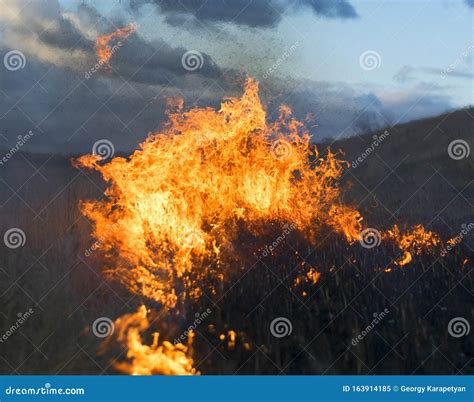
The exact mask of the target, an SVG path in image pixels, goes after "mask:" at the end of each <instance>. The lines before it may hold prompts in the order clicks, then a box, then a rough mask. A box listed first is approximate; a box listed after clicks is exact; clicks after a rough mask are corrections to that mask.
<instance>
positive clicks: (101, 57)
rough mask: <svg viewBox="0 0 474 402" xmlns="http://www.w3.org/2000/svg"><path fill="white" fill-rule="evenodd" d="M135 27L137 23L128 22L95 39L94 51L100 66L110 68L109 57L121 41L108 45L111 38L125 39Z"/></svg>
mask: <svg viewBox="0 0 474 402" xmlns="http://www.w3.org/2000/svg"><path fill="white" fill-rule="evenodd" d="M136 29H137V25H136V24H134V23H130V24H128V25H126V26H124V27H123V28H119V29H117V30H116V31H114V32H111V33H109V34H105V35H99V36H98V37H97V39H96V41H95V52H96V54H97V58H98V63H99V65H101V66H106V68H110V64H109V62H110V59H111V57H112V55H113V54H114V51H115V46H120V45H121V42H120V41H118V42H117V44H116V45H115V46H114V47H111V46H110V43H111V41H112V40H116V39H119V38H122V39H127V38H128V37H129V36H130V35H131V34H132V33H133V32H135V31H136Z"/></svg>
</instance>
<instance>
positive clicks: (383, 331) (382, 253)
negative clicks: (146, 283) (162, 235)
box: [0, 109, 474, 374]
mask: <svg viewBox="0 0 474 402" xmlns="http://www.w3.org/2000/svg"><path fill="white" fill-rule="evenodd" d="M473 126H474V109H466V110H459V111H456V112H453V113H450V114H447V115H443V116H439V117H436V118H431V119H427V120H423V121H418V122H413V123H409V124H404V125H399V126H396V127H393V128H389V129H387V131H388V133H389V134H388V135H386V138H385V139H383V140H382V141H380V143H379V144H378V145H377V146H376V147H375V148H374V150H373V151H371V152H369V153H367V152H366V150H367V149H368V148H370V147H372V144H373V142H374V137H373V135H374V134H377V135H378V136H379V137H380V135H381V134H382V132H379V133H371V134H367V135H364V136H360V137H354V138H350V139H344V140H340V141H337V142H335V143H332V144H330V145H331V148H332V149H333V150H337V149H343V150H344V152H345V159H346V160H348V161H349V162H352V161H357V160H358V158H359V157H361V155H363V154H365V155H366V156H365V157H361V159H362V162H360V163H358V164H357V166H356V167H350V168H349V169H348V170H347V172H346V173H345V175H344V179H343V181H344V184H345V186H347V188H348V190H347V191H346V193H345V198H346V201H348V202H351V203H353V204H356V205H359V208H360V210H361V212H363V215H364V216H366V217H367V222H368V224H369V226H370V227H373V228H377V229H380V230H382V229H385V228H388V227H389V226H391V225H392V224H394V223H397V224H399V225H401V226H403V225H412V224H416V223H421V224H423V225H425V226H426V227H427V228H428V229H432V230H435V231H437V232H439V233H440V235H441V236H442V237H443V238H444V239H448V238H450V237H453V236H456V235H458V234H459V233H460V232H461V230H462V225H463V224H465V225H469V223H472V222H474V209H473V205H474V159H473V155H472V153H471V155H470V156H469V157H468V158H465V159H462V160H453V159H452V158H450V157H449V155H448V153H447V149H448V146H449V144H450V142H451V141H453V140H455V139H458V138H463V139H465V140H467V141H468V143H469V145H470V148H471V149H472V148H474V142H473V141H474V139H473V136H472V132H473V128H474V127H473ZM327 145H329V144H327V143H325V144H322V145H321V146H320V148H321V149H324V147H325V146H327ZM0 186H1V191H0V198H1V199H0V205H1V212H2V214H1V216H2V219H1V220H0V229H1V233H5V232H6V231H7V230H8V229H10V228H13V227H14V228H21V229H22V230H23V231H24V233H25V235H26V243H25V245H24V246H23V247H20V248H16V249H10V248H7V247H5V246H4V245H3V244H2V252H1V254H0V277H1V281H0V302H1V306H2V308H1V309H0V315H1V321H0V334H7V335H8V336H7V335H5V336H4V337H3V338H2V341H1V342H0V362H1V363H0V372H1V373H3V374H7V373H16V374H55V373H57V374H97V373H113V372H114V371H113V369H112V368H111V362H112V360H113V359H114V358H116V357H117V356H119V357H120V358H123V355H124V351H123V350H114V351H113V353H112V351H110V352H109V353H106V354H102V355H98V354H97V352H98V350H99V349H100V343H101V339H99V338H97V337H96V336H94V334H93V333H92V331H91V325H92V323H93V322H94V320H96V319H97V318H99V317H110V318H112V319H115V318H117V317H119V316H121V315H123V314H126V313H130V312H132V311H134V310H135V309H136V308H137V306H139V305H140V304H141V303H142V302H146V301H144V300H140V299H139V298H138V297H134V296H132V295H130V294H129V293H128V292H127V291H126V290H125V289H123V288H121V287H120V286H119V285H117V284H114V283H109V282H107V281H105V280H104V278H103V276H102V274H101V267H102V264H101V259H100V253H92V255H90V256H87V255H86V254H87V253H86V250H87V249H88V248H89V247H90V246H91V244H92V242H93V241H92V239H91V236H90V231H91V226H90V223H89V222H88V221H87V219H86V218H84V217H83V216H81V215H80V213H79V210H78V202H79V200H83V199H88V198H99V197H102V196H103V189H104V183H103V182H102V181H101V179H100V177H98V176H96V175H93V174H86V173H83V172H81V171H79V170H77V169H75V168H73V167H72V166H71V164H70V160H69V158H68V157H65V156H48V155H40V154H29V153H18V154H16V155H14V157H13V158H11V159H10V160H9V161H8V163H6V164H5V165H4V166H2V167H1V169H0ZM276 234H277V235H278V233H276ZM273 236H274V234H269V236H268V238H267V239H252V238H251V237H250V236H249V235H248V234H245V233H243V234H242V237H241V240H242V241H239V242H237V244H236V245H235V247H236V249H237V250H238V252H239V255H241V256H242V260H241V263H240V264H234V265H229V267H228V272H227V275H228V280H227V281H226V282H225V283H222V284H220V285H219V286H217V290H216V293H215V294H212V293H211V291H210V290H209V291H206V289H204V292H203V295H202V297H201V298H200V299H199V301H198V302H195V303H193V304H188V305H186V306H185V307H184V308H183V309H182V312H181V314H179V315H178V314H176V315H175V316H171V317H166V318H165V317H162V316H160V311H159V306H152V305H149V304H148V306H149V307H153V308H154V309H155V310H156V317H155V318H156V320H155V323H156V325H155V327H156V328H151V329H158V330H159V331H160V332H161V333H162V336H163V337H165V338H168V339H170V340H172V339H174V338H175V337H177V336H179V335H180V334H182V333H183V331H185V330H186V328H187V327H188V326H189V325H191V324H192V323H193V321H194V319H195V316H196V314H200V313H202V312H203V311H206V310H207V309H210V311H211V313H210V314H209V316H208V317H207V318H206V319H205V320H204V322H202V323H201V324H200V325H199V326H198V327H197V328H196V331H195V332H196V337H195V339H194V343H193V347H192V351H191V352H192V354H193V358H194V361H195V366H196V368H197V369H198V370H199V371H200V372H201V373H203V374H234V373H237V374H280V373H284V374H366V373H367V374H412V373H413V374H472V373H473V372H474V360H473V358H474V355H473V353H474V352H473V351H474V344H473V337H472V334H471V335H470V336H469V335H468V336H464V337H460V338H456V337H453V336H451V335H450V334H449V331H448V323H449V322H450V320H451V319H452V318H454V317H463V318H465V319H466V320H467V321H468V322H471V323H472V317H473V312H474V309H473V298H472V296H473V294H472V292H473V289H474V286H473V277H472V267H473V262H472V259H473V257H474V253H473V249H474V241H473V239H474V235H473V233H468V234H467V235H466V236H464V239H463V242H462V243H461V244H459V245H457V246H455V247H454V248H453V249H452V250H451V251H449V253H447V255H446V256H445V257H441V256H440V255H439V254H433V255H427V256H420V257H416V258H415V260H414V261H413V262H412V263H411V264H410V265H408V266H406V267H403V268H398V267H396V266H394V264H393V259H394V258H396V257H397V256H398V255H397V253H396V251H395V250H393V249H390V248H389V247H377V248H375V249H370V250H368V249H364V248H362V247H360V245H359V244H358V243H356V244H354V245H352V246H347V245H346V243H344V242H342V241H341V239H338V238H337V237H335V236H328V237H327V238H325V239H324V240H322V241H321V243H320V244H319V245H318V247H317V248H313V247H310V246H309V244H308V243H306V242H305V240H304V239H302V238H301V237H300V236H299V235H298V233H296V232H292V233H291V234H289V236H288V237H287V238H286V239H285V242H283V243H281V244H280V245H279V246H278V248H277V249H276V250H275V253H274V255H272V256H268V257H263V256H262V255H261V246H262V244H263V245H264V244H271V243H272V241H273V240H274V237H273ZM257 257H258V258H257ZM310 267H314V268H315V269H316V270H317V271H318V272H320V273H321V277H320V279H319V281H317V283H316V284H311V283H310V282H305V281H304V280H303V281H302V282H301V283H299V284H298V283H296V284H295V281H296V282H297V281H298V279H297V278H298V277H301V274H302V273H305V272H307V271H308V270H309V269H310ZM388 268H392V270H391V271H389V272H385V270H387V269H388ZM29 309H32V310H31V311H33V313H32V314H29V315H28V317H27V318H25V319H24V320H23V322H22V323H21V324H20V325H19V326H18V328H17V329H15V330H13V331H12V326H13V325H14V324H15V322H16V321H17V320H18V318H19V316H18V313H23V314H24V313H25V312H27V311H29ZM382 312H384V314H383V317H382V318H381V319H380V320H378V321H379V322H378V323H377V324H375V325H374V326H373V328H371V329H370V330H369V331H366V329H367V327H368V326H371V323H372V322H373V320H374V318H375V317H378V316H379V315H380V314H381V313H382ZM276 317H287V318H288V319H289V320H290V322H291V326H292V331H291V334H290V335H289V336H286V337H283V338H276V337H275V336H273V335H272V333H271V331H270V330H269V328H270V325H271V322H272V320H273V319H275V318H276ZM230 330H233V331H235V332H236V339H235V345H234V342H233V341H232V340H231V339H230V337H229V336H228V335H226V336H224V339H221V337H220V335H221V334H224V335H225V334H227V333H228V331H230ZM362 331H366V332H367V333H366V335H365V336H363V339H362V340H359V341H357V342H355V343H356V345H354V344H353V339H354V338H357V336H358V335H360V334H361V333H362ZM144 336H145V337H146V336H147V334H144ZM229 341H230V342H229Z"/></svg>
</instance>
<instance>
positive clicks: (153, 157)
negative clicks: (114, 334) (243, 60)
mask: <svg viewBox="0 0 474 402" xmlns="http://www.w3.org/2000/svg"><path fill="white" fill-rule="evenodd" d="M169 120H170V122H169V124H168V125H167V126H166V127H165V128H164V129H163V130H162V131H161V132H158V133H154V134H151V135H150V136H149V137H148V139H147V140H146V141H145V142H144V143H143V144H142V145H141V149H140V150H138V151H136V152H134V153H133V154H132V155H131V156H130V157H129V158H128V159H125V158H121V157H117V158H114V159H113V160H112V161H110V162H109V163H106V164H102V163H101V159H100V156H98V155H86V156H83V157H81V158H79V159H78V160H77V162H76V163H77V164H78V165H79V166H83V167H87V168H91V169H95V170H97V171H99V172H100V173H101V174H102V176H103V177H104V179H105V180H106V181H107V182H109V183H110V187H109V188H108V190H107V191H106V195H107V197H108V199H107V200H106V201H88V202H84V203H82V212H83V213H84V214H85V215H86V216H87V217H88V218H90V219H91V220H92V221H93V222H94V223H95V229H94V237H96V238H101V239H106V241H105V242H104V247H105V249H106V252H108V253H109V255H112V253H114V252H115V250H116V252H117V254H118V256H120V258H113V259H112V260H113V265H112V266H111V267H110V268H109V269H108V270H107V273H108V274H109V275H112V276H114V277H115V278H117V279H118V280H119V281H121V282H122V283H123V284H125V285H126V286H127V287H128V288H129V289H130V290H131V291H132V292H134V293H138V294H141V295H144V296H146V297H148V298H150V299H153V300H156V301H159V302H160V303H162V304H163V305H165V306H167V307H175V306H176V303H177V301H178V296H177V292H176V290H175V289H176V288H175V284H176V281H177V280H179V281H181V282H183V283H184V286H185V291H186V293H187V294H188V295H192V294H198V293H199V289H198V287H197V284H196V283H195V282H193V279H192V278H193V277H195V276H196V275H199V272H196V271H197V270H198V268H197V267H198V266H201V267H202V266H203V265H205V264H204V262H206V261H213V262H215V264H216V265H217V266H220V265H221V262H222V253H227V252H228V251H229V250H230V249H231V243H232V241H233V240H235V239H236V237H237V235H238V228H239V225H241V224H242V223H243V224H245V226H246V227H247V228H248V230H249V231H251V232H253V233H255V234H258V231H259V228H260V227H261V226H262V225H263V224H264V223H265V222H281V223H285V222H291V224H292V225H294V227H296V229H297V230H299V231H301V232H305V233H306V235H307V236H308V237H310V238H312V239H313V240H314V241H316V239H317V237H318V230H321V231H322V230H323V229H324V228H326V227H327V226H329V227H330V228H331V229H332V230H333V231H334V232H336V233H339V234H340V235H341V236H343V237H344V238H345V239H346V240H347V241H348V242H349V243H353V242H354V241H355V240H356V239H358V235H359V232H360V230H361V221H362V217H361V216H360V214H359V212H358V211H357V210H355V209H354V208H352V207H349V206H345V205H343V204H341V203H340V201H339V199H340V192H341V190H340V188H339V186H338V179H339V178H340V176H341V174H342V171H343V167H344V166H345V162H343V161H341V160H339V159H338V158H337V157H336V155H335V154H333V153H332V152H330V151H329V152H328V154H327V155H326V156H325V157H320V156H319V155H318V153H317V150H315V149H314V148H313V147H311V146H310V136H309V134H308V133H307V132H306V130H305V128H304V125H303V123H301V122H299V121H297V120H296V119H294V118H293V117H291V114H290V112H289V110H288V108H286V107H284V108H281V110H280V118H279V120H278V121H276V122H275V123H272V124H267V122H266V114H265V110H264V108H263V106H262V104H261V102H260V99H259V97H258V83H257V82H256V81H254V80H252V79H249V80H248V81H247V84H246V87H245V91H244V94H243V96H242V97H241V98H240V99H238V98H228V99H226V100H225V101H224V102H223V103H222V105H221V108H220V110H214V109H211V108H203V109H192V110H190V111H183V110H182V108H178V110H177V111H174V112H169ZM276 149H278V150H277V151H276ZM110 227H115V228H117V230H115V231H113V232H112V233H110V230H109V228H110ZM203 269H204V270H205V268H203ZM201 273H203V274H205V272H201Z"/></svg>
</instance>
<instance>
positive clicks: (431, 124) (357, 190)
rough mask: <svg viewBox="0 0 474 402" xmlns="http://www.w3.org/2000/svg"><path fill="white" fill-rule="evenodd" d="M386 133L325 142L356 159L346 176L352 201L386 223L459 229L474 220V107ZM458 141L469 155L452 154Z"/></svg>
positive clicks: (404, 125) (352, 160)
mask: <svg viewBox="0 0 474 402" xmlns="http://www.w3.org/2000/svg"><path fill="white" fill-rule="evenodd" d="M384 131H385V130H381V131H377V132H375V133H370V134H365V135H361V136H355V137H351V138H347V139H344V140H340V141H336V142H334V143H332V144H328V143H326V144H323V147H324V146H328V145H330V147H331V149H332V150H333V151H334V150H338V149H341V150H343V151H344V153H345V159H346V160H348V161H349V162H354V163H353V164H352V166H351V167H350V168H349V169H348V171H347V173H346V174H345V176H344V181H345V182H346V183H350V184H351V185H352V188H351V190H350V195H348V197H349V198H350V199H351V201H353V202H355V203H356V204H359V203H360V206H361V208H362V210H364V211H367V212H368V213H369V216H370V215H372V216H373V219H374V220H375V224H383V225H384V226H385V225H388V224H392V223H396V222H399V221H400V220H401V221H408V222H422V223H424V224H430V225H434V226H435V227H437V228H443V227H445V229H446V230H447V231H450V232H451V231H452V232H454V233H458V232H459V231H460V226H461V225H462V224H463V223H464V224H469V223H470V222H474V108H468V109H462V110H457V111H454V112H450V113H446V114H443V115H441V116H437V117H433V118H428V119H423V120H418V121H415V122H410V123H406V124H400V125H397V126H394V127H392V128H388V129H387V130H386V132H385V134H384ZM374 138H376V139H374ZM457 139H461V140H464V141H466V142H467V144H468V145H469V149H470V155H469V156H468V157H467V158H463V159H460V160H454V159H452V158H451V157H450V156H449V154H448V147H449V144H450V143H451V142H452V141H454V140H457ZM364 156H365V158H364ZM358 158H360V159H359V160H358ZM374 212H376V213H374ZM472 235H473V236H474V234H472Z"/></svg>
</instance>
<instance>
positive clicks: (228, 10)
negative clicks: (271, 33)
mask: <svg viewBox="0 0 474 402" xmlns="http://www.w3.org/2000/svg"><path fill="white" fill-rule="evenodd" d="M146 3H153V4H156V5H158V6H159V8H160V10H161V12H163V13H165V14H166V16H167V22H168V23H169V24H171V25H182V24H183V22H184V21H187V20H192V19H196V20H198V21H200V22H201V23H206V24H212V23H233V24H237V25H246V26H249V27H259V28H268V27H274V26H276V25H277V24H278V23H279V22H280V21H281V19H282V17H283V15H284V14H285V13H286V12H291V11H294V10H295V9H298V8H310V9H311V10H312V11H313V12H314V13H315V14H317V15H320V16H323V17H326V18H355V17H357V13H356V11H355V9H354V7H353V6H352V5H351V4H350V3H349V2H348V1H347V0H258V1H256V0H213V1H208V0H180V1H175V0H133V1H132V3H131V4H132V8H134V9H138V8H139V7H140V5H143V4H146Z"/></svg>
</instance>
